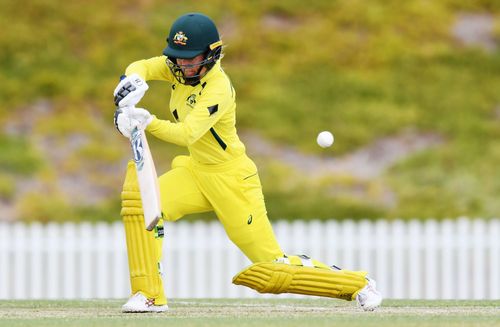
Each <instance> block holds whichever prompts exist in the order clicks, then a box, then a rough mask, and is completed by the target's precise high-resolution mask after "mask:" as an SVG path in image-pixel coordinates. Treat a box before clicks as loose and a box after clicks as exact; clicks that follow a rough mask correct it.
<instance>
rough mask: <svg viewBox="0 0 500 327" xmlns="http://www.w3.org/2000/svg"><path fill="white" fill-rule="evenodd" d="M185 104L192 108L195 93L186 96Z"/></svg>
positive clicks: (194, 101) (194, 102)
mask: <svg viewBox="0 0 500 327" xmlns="http://www.w3.org/2000/svg"><path fill="white" fill-rule="evenodd" d="M186 104H187V105H188V106H190V107H191V108H194V106H195V105H196V94H191V95H190V96H188V97H187V99H186Z"/></svg>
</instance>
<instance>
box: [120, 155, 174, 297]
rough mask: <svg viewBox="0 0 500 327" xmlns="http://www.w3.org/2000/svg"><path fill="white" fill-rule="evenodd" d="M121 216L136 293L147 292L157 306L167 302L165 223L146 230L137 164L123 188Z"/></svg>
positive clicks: (132, 166) (132, 165)
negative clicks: (163, 272)
mask: <svg viewBox="0 0 500 327" xmlns="http://www.w3.org/2000/svg"><path fill="white" fill-rule="evenodd" d="M121 198H122V210H121V216H122V219H123V223H124V225H125V238H126V241H127V254H128V262H129V271H130V283H131V288H132V294H135V293H137V292H141V293H143V294H144V295H145V296H146V297H148V298H153V299H155V304H156V305H162V304H165V303H166V302H167V300H166V298H165V293H164V289H163V282H162V279H161V265H160V261H161V252H162V245H163V222H160V223H159V224H158V226H157V228H155V229H154V230H153V231H150V232H149V231H147V230H146V229H145V227H144V215H143V211H142V204H141V195H140V192H139V184H138V181H137V175H136V172H135V166H134V163H133V162H129V164H128V167H127V175H126V177H125V182H124V185H123V192H122V194H121Z"/></svg>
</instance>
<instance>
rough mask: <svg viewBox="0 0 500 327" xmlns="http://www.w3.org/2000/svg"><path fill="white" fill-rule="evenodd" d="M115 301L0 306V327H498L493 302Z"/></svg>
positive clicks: (499, 314) (499, 312)
mask: <svg viewBox="0 0 500 327" xmlns="http://www.w3.org/2000/svg"><path fill="white" fill-rule="evenodd" d="M122 303H123V301H118V300H88V301H0V326H13V327H15V326H37V327H39V326H235V325H237V326H306V327H310V326H333V325H337V326H342V325H345V326H349V327H353V326H500V300H498V301H406V300H405V301H402V300H386V301H385V302H384V305H383V307H381V308H380V309H379V310H377V311H375V312H363V311H361V310H360V309H359V308H357V307H356V305H355V303H354V302H344V301H340V300H330V299H318V298H311V299H268V298H266V299H172V300H171V301H170V303H169V306H170V310H169V311H168V312H167V313H162V314H123V313H121V312H120V306H121V304H122Z"/></svg>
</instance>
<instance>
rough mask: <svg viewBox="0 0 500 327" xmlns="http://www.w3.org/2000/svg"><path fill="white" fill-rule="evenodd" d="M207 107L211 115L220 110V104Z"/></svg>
mask: <svg viewBox="0 0 500 327" xmlns="http://www.w3.org/2000/svg"><path fill="white" fill-rule="evenodd" d="M207 109H208V113H209V114H210V116H212V115H213V114H215V113H216V112H217V111H218V110H219V105H218V104H216V105H215V106H211V107H208V108H207Z"/></svg>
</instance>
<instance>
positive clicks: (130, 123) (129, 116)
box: [114, 107, 153, 138]
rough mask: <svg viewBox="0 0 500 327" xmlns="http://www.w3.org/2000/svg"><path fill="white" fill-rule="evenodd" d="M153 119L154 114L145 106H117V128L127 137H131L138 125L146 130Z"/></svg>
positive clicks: (140, 128) (115, 118) (115, 120)
mask: <svg viewBox="0 0 500 327" xmlns="http://www.w3.org/2000/svg"><path fill="white" fill-rule="evenodd" d="M151 121H153V116H152V115H151V114H150V113H149V111H147V110H146V109H143V108H134V107H126V108H117V109H116V111H115V117H114V122H115V126H116V129H118V131H119V132H120V133H121V134H122V135H123V136H125V137H127V138H130V135H131V134H132V131H133V130H134V128H136V127H137V129H139V130H144V129H146V127H147V126H148V125H149V124H150V123H151Z"/></svg>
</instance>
